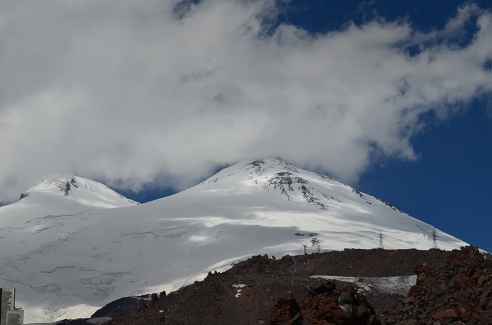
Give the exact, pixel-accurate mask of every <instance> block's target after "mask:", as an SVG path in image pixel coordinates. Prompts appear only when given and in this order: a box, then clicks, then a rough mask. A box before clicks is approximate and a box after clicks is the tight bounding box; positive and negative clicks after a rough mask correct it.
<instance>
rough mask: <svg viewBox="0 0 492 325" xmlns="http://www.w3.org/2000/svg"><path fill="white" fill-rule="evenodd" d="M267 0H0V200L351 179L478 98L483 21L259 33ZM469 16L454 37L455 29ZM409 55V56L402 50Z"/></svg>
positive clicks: (473, 14)
mask: <svg viewBox="0 0 492 325" xmlns="http://www.w3.org/2000/svg"><path fill="white" fill-rule="evenodd" d="M277 10H278V8H276V6H275V2H274V1H269V0H258V1H240V0H234V1H232V0H203V1H201V2H200V3H197V4H193V3H190V2H186V1H185V2H183V1H181V2H178V1H157V0H140V1H89V2H87V1H77V0H74V1H61V0H51V1H49V0H47V1H43V2H28V1H4V2H1V3H0V39H1V43H0V44H1V45H0V47H1V49H0V71H1V74H0V201H2V200H3V201H7V200H12V199H16V198H17V197H18V194H19V193H20V192H21V191H23V190H25V189H27V188H28V187H30V186H32V185H34V183H35V181H36V180H37V179H39V178H40V177H41V176H43V175H45V174H47V173H52V172H62V173H71V174H77V175H80V176H86V177H90V178H99V179H105V180H107V181H108V182H109V183H110V184H113V185H117V186H119V187H122V188H127V189H133V190H139V189H140V188H141V186H142V185H143V184H147V183H154V184H155V183H157V184H159V186H162V187H169V186H172V187H174V188H176V189H183V188H185V187H188V186H191V185H194V184H195V183H196V182H197V181H198V180H199V179H201V178H203V177H205V176H207V175H209V173H210V172H211V171H212V170H213V169H214V168H217V166H223V165H226V164H231V163H235V162H237V161H239V160H242V159H253V158H258V157H271V156H273V157H281V158H283V159H286V160H287V161H290V162H292V163H294V164H297V165H299V166H301V167H306V168H311V169H314V168H317V169H321V170H324V171H326V172H328V173H331V174H332V175H334V176H336V177H338V178H340V179H341V180H345V181H350V182H353V181H356V180H357V178H358V177H359V176H360V175H361V173H363V172H364V171H365V170H366V168H367V167H368V166H370V165H371V163H373V162H374V161H377V160H378V159H382V158H390V159H404V160H408V159H414V158H415V157H416V153H415V152H414V150H413V149H412V145H411V140H412V137H413V136H415V135H416V134H418V132H419V131H421V130H422V128H424V127H425V125H426V124H425V123H426V121H427V120H428V118H429V117H430V116H431V117H432V118H436V117H437V118H445V117H448V116H452V115H453V114H455V113H456V111H457V110H459V109H460V108H462V107H463V106H464V105H466V103H468V102H469V101H471V100H472V99H474V98H476V97H477V96H482V95H484V94H490V92H491V91H492V72H491V69H490V62H491V60H492V14H491V13H490V12H489V11H483V10H481V9H480V8H478V7H477V6H474V5H471V4H468V5H466V6H464V7H462V8H460V9H459V10H457V15H456V17H455V18H454V19H452V20H450V21H449V22H448V24H446V26H445V27H444V28H443V29H442V30H434V31H431V32H426V33H423V32H420V31H418V30H415V29H414V28H413V27H412V25H411V24H410V23H409V22H406V21H396V22H387V21H384V20H374V21H371V22H368V23H365V24H364V25H358V26H356V25H354V24H350V23H348V24H347V25H346V26H345V27H344V28H342V29H340V30H337V31H331V32H328V33H324V34H315V35H313V34H309V33H307V32H306V31H303V30H302V29H299V28H296V27H295V26H291V25H286V24H280V25H278V26H274V27H272V26H271V25H268V24H266V23H265V21H272V20H274V19H275V16H276V14H277ZM470 21H473V22H476V32H475V33H474V35H473V37H472V39H470V40H469V41H468V42H466V43H464V44H461V43H460V42H459V39H460V37H463V35H462V34H463V33H462V32H461V31H462V29H463V26H464V24H465V23H467V22H470ZM410 54H411V55H410Z"/></svg>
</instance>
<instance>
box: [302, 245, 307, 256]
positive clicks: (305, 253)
mask: <svg viewBox="0 0 492 325" xmlns="http://www.w3.org/2000/svg"><path fill="white" fill-rule="evenodd" d="M302 246H304V255H307V252H306V247H307V245H302Z"/></svg>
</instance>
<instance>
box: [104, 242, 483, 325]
mask: <svg viewBox="0 0 492 325" xmlns="http://www.w3.org/2000/svg"><path fill="white" fill-rule="evenodd" d="M448 256H449V252H444V251H439V250H429V251H417V250H395V251H391V250H382V249H373V250H360V249H348V250H344V251H339V252H328V253H322V254H310V255H301V256H284V257H282V258H281V259H275V258H269V257H268V256H266V255H258V256H254V257H252V258H250V259H248V260H246V261H242V262H239V263H237V264H236V265H234V266H233V267H232V268H231V269H230V270H228V271H226V272H224V273H209V274H208V276H207V277H206V278H205V280H204V281H201V282H195V283H193V284H191V285H189V286H186V287H183V288H181V289H180V290H178V291H175V292H171V293H169V294H167V295H165V294H162V295H159V296H157V295H153V298H152V299H151V300H150V301H143V302H141V305H140V306H139V307H138V308H137V309H136V310H134V311H131V312H126V313H122V314H120V315H117V316H115V317H113V319H112V320H110V321H109V322H108V323H107V324H111V325H130V324H131V325H143V324H146V325H147V324H177V325H180V324H214V325H215V324H234V325H241V324H299V325H300V324H309V325H316V324H371V325H376V324H379V322H378V317H376V311H375V308H373V307H372V306H371V304H372V301H373V300H369V302H368V301H367V299H366V298H365V297H364V296H363V295H361V294H359V293H358V292H357V288H356V287H354V286H353V284H347V283H340V282H333V281H327V280H323V279H317V278H311V276H312V275H338V276H360V277H370V276H399V275H412V274H415V273H414V271H415V270H416V271H417V272H420V273H419V274H421V273H422V274H423V273H425V274H428V275H422V277H425V276H429V277H433V276H434V273H432V272H433V271H432V270H434V269H435V268H436V267H441V268H442V267H444V265H445V263H446V259H447V257H448ZM470 259H471V260H474V259H473V257H470ZM422 263H425V264H426V265H427V266H423V267H420V268H421V269H419V268H417V269H415V265H416V264H422ZM456 263H458V262H456ZM422 270H424V271H422ZM426 272H427V273H426ZM473 276H477V277H476V282H477V283H478V282H481V283H482V284H483V286H484V287H485V286H486V284H487V283H489V281H490V278H489V277H488V275H487V274H486V273H483V272H475V273H474V274H473ZM428 281H430V282H429V283H431V282H432V280H431V279H429V280H428ZM465 282H466V281H465ZM286 292H288V293H289V294H287V295H286V294H285V293H286ZM480 294H481V295H480V297H479V298H478V302H480V301H482V303H483V304H485V305H487V304H489V301H490V299H489V294H490V292H489V293H487V292H486V291H483V292H481V293H480ZM477 295H478V293H477ZM482 297H483V298H482ZM296 298H297V299H296ZM385 298H387V301H395V300H399V299H400V298H397V297H394V296H393V297H385ZM467 298H468V297H467ZM371 299H372V298H371ZM412 299H413V298H411V297H410V298H407V300H405V301H406V303H405V305H404V306H403V302H399V304H400V305H402V307H401V308H400V309H399V311H400V312H401V313H406V315H407V317H406V318H405V319H404V320H405V322H407V323H408V324H411V323H412V322H413V323H414V324H417V323H416V322H417V315H420V314H419V313H420V311H419V310H420V309H419V308H421V306H420V305H417V302H416V301H417V300H415V299H413V300H412ZM462 299H464V298H462ZM379 308H381V307H380V306H379V307H377V309H378V310H380V309H379ZM395 308H397V307H395ZM391 310H393V309H391ZM394 310H397V309H394ZM435 311H438V310H435ZM444 311H445V310H444ZM455 311H456V313H457V314H458V315H460V313H461V311H460V310H455ZM466 312H468V309H467V310H464V311H463V313H466ZM382 315H383V317H384V320H385V321H386V323H387V324H390V322H388V320H389V319H391V317H393V320H394V322H393V323H392V324H395V323H396V322H397V321H400V320H403V318H402V317H400V316H399V315H400V314H398V313H395V314H392V313H391V312H390V311H386V312H385V313H383V314H382ZM429 317H430V315H429ZM434 317H435V319H436V321H437V319H438V318H439V319H441V320H443V321H444V320H445V319H447V318H453V317H454V315H453V314H452V312H451V311H446V312H445V313H442V314H439V313H438V314H436V315H434ZM446 317H447V318H446ZM484 319H485V318H484Z"/></svg>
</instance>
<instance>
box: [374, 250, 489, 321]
mask: <svg viewBox="0 0 492 325" xmlns="http://www.w3.org/2000/svg"><path fill="white" fill-rule="evenodd" d="M415 273H416V274H417V284H416V285H415V286H414V287H412V289H411V290H410V292H409V294H408V297H407V298H404V299H402V300H401V301H400V302H399V303H397V304H396V305H395V306H393V307H392V308H389V309H388V310H387V311H386V312H383V313H382V314H381V319H382V322H383V324H451V323H452V324H492V261H490V260H487V259H485V258H484V255H483V254H481V253H480V252H479V251H478V249H477V248H476V247H471V246H469V247H463V248H461V250H455V251H453V252H452V253H451V254H450V255H449V257H448V260H447V264H446V266H445V267H442V268H430V267H428V266H426V265H418V266H416V267H415Z"/></svg>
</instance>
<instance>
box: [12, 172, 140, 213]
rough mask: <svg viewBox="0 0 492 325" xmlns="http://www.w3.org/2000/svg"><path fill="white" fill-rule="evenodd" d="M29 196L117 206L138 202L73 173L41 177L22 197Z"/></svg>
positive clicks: (30, 197) (109, 206) (21, 198)
mask: <svg viewBox="0 0 492 325" xmlns="http://www.w3.org/2000/svg"><path fill="white" fill-rule="evenodd" d="M28 197H29V201H34V200H36V198H39V199H41V200H42V201H43V202H44V201H45V200H46V198H47V197H52V198H57V199H60V198H63V197H65V198H66V199H69V200H71V201H73V202H77V203H79V204H82V205H85V206H92V207H100V208H117V207H124V206H131V205H137V204H138V203H137V202H135V201H133V200H130V199H128V198H126V197H124V196H123V195H120V194H118V193H117V192H115V191H113V190H112V189H110V188H109V187H107V186H106V185H103V184H101V183H99V182H96V181H93V180H90V179H87V178H83V177H79V176H73V175H63V174H53V175H49V176H45V177H43V178H41V179H40V180H39V182H38V184H37V185H35V186H33V187H31V188H30V189H29V190H27V191H26V192H23V193H21V195H20V199H19V200H23V199H26V198H28Z"/></svg>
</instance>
